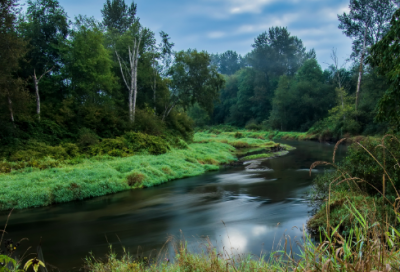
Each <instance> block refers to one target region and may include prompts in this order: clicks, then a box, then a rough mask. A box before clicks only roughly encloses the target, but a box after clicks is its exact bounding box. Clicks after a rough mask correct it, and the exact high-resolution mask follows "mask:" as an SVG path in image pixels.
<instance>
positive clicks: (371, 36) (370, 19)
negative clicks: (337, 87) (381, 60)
mask: <svg viewBox="0 0 400 272" xmlns="http://www.w3.org/2000/svg"><path fill="white" fill-rule="evenodd" d="M349 9H350V12H349V13H346V12H345V13H343V14H342V15H338V19H339V22H340V24H339V29H342V30H343V33H344V34H346V36H348V37H351V38H353V53H352V55H351V57H352V58H354V59H358V60H359V63H360V67H359V71H358V80H357V90H356V104H355V109H356V111H357V107H358V102H359V96H360V87H361V80H362V76H363V71H364V67H363V66H364V62H365V58H366V55H367V53H368V48H369V47H370V46H373V45H374V44H376V43H377V42H378V41H379V40H380V39H382V37H383V36H384V35H385V33H386V32H387V31H388V28H389V22H390V19H391V17H392V15H393V13H394V11H395V10H396V1H393V0H350V5H349Z"/></svg>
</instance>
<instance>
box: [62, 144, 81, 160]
mask: <svg viewBox="0 0 400 272" xmlns="http://www.w3.org/2000/svg"><path fill="white" fill-rule="evenodd" d="M61 146H62V147H63V148H64V150H65V152H66V153H67V154H68V156H69V157H70V158H75V157H78V156H79V147H78V146H77V145H76V144H72V143H64V144H62V145H61Z"/></svg>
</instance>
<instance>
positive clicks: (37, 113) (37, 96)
mask: <svg viewBox="0 0 400 272" xmlns="http://www.w3.org/2000/svg"><path fill="white" fill-rule="evenodd" d="M53 69H54V66H53V67H52V68H50V69H49V70H47V71H45V72H44V73H43V74H42V75H41V76H40V77H39V78H37V76H36V70H35V69H33V83H34V85H35V95H36V115H37V116H38V119H39V121H40V92H39V82H40V81H41V80H42V78H43V77H44V76H45V75H46V74H48V73H50V72H51V70H53Z"/></svg>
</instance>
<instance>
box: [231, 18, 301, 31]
mask: <svg viewBox="0 0 400 272" xmlns="http://www.w3.org/2000/svg"><path fill="white" fill-rule="evenodd" d="M300 16H301V14H300V13H289V14H285V15H282V16H274V17H270V18H268V19H267V20H264V21H262V22H260V23H258V24H247V25H241V26H240V27H239V28H238V29H237V30H236V31H235V34H243V33H255V32H260V31H266V30H268V29H269V28H270V27H273V26H288V25H290V24H291V23H293V22H295V21H296V20H297V19H298V18H299V17H300Z"/></svg>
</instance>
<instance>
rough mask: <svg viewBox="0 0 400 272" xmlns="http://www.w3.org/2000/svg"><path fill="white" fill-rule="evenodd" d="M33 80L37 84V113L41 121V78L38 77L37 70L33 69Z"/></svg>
mask: <svg viewBox="0 0 400 272" xmlns="http://www.w3.org/2000/svg"><path fill="white" fill-rule="evenodd" d="M33 82H34V84H35V93H36V114H37V116H38V119H39V121H40V94H39V80H38V78H37V77H36V71H35V70H33Z"/></svg>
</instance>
